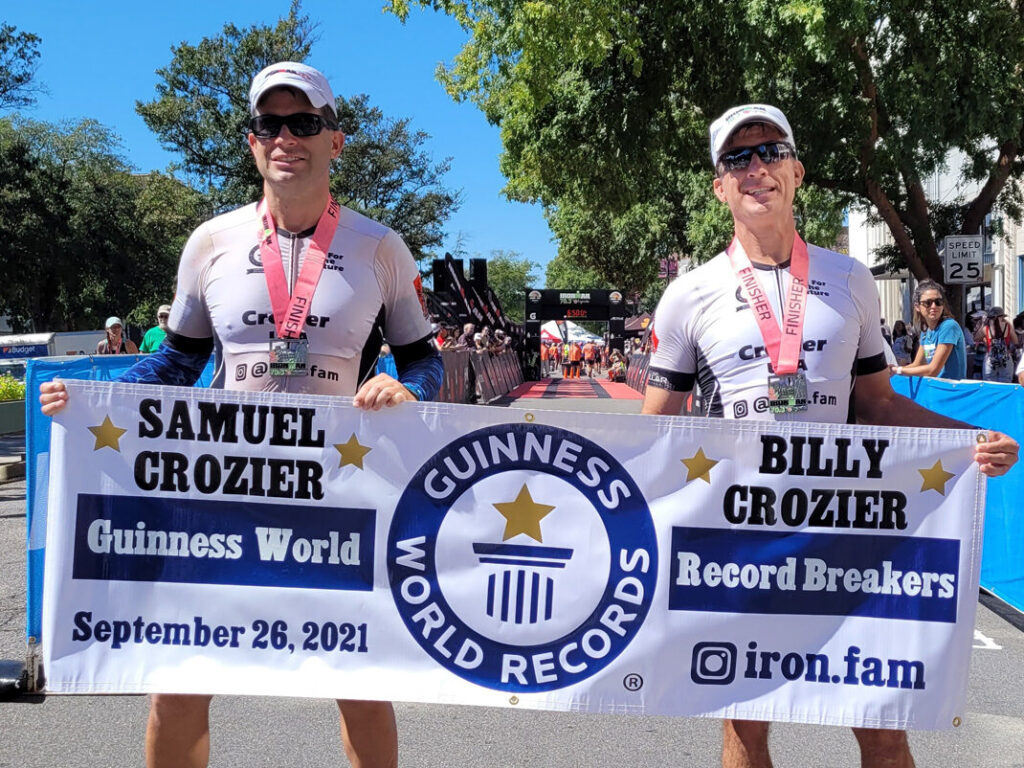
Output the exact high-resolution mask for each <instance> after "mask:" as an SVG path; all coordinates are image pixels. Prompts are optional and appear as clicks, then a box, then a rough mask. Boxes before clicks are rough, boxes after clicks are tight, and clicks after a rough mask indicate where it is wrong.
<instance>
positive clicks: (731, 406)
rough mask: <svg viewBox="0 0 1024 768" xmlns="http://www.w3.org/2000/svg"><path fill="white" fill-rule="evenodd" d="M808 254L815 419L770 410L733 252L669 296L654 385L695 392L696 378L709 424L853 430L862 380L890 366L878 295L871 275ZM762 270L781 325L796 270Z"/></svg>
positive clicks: (685, 278)
mask: <svg viewBox="0 0 1024 768" xmlns="http://www.w3.org/2000/svg"><path fill="white" fill-rule="evenodd" d="M807 250H808V257H809V260H810V264H809V270H810V271H809V274H808V296H807V309H806V315H805V318H804V330H803V345H802V348H801V352H800V370H801V371H803V372H804V374H805V375H806V376H807V398H808V407H807V410H806V411H802V412H799V413H792V414H774V413H770V412H769V411H768V376H769V375H770V374H771V373H772V366H771V362H770V360H769V356H768V353H767V352H766V351H765V345H764V340H763V339H762V337H761V331H760V329H759V328H758V325H757V321H756V320H755V318H754V316H753V313H752V312H751V311H750V307H749V306H748V305H747V302H746V299H745V298H744V295H743V292H742V291H741V290H740V283H739V279H738V278H737V276H736V273H735V272H734V271H733V268H732V265H731V264H730V262H729V257H728V255H727V254H726V253H725V252H724V251H723V252H722V253H720V254H718V255H717V256H715V258H713V259H712V260H711V261H709V262H707V263H706V264H703V265H701V266H700V267H698V268H696V269H694V270H692V271H690V272H687V273H685V274H683V275H680V276H679V277H678V278H677V279H676V280H675V281H673V282H672V283H671V284H670V285H669V287H668V288H667V289H666V291H665V295H664V296H663V297H662V299H661V302H660V303H659V304H658V309H657V311H656V312H655V315H654V333H653V335H654V352H653V354H652V356H651V362H650V368H649V373H648V381H647V383H648V386H655V387H661V388H663V389H672V390H679V391H687V390H689V389H690V388H692V386H693V382H694V378H696V381H697V383H698V384H699V386H700V392H701V397H702V399H703V402H704V408H705V412H706V414H707V415H709V416H726V417H730V418H737V419H741V418H754V419H762V420H778V421H820V422H846V421H847V420H848V417H849V411H850V393H851V390H852V387H853V379H854V376H855V375H856V374H861V375H866V374H870V373H876V372H878V371H881V370H884V369H885V367H886V364H885V358H884V348H885V339H883V338H882V332H881V326H880V322H879V304H878V292H877V290H876V288H875V282H874V279H873V278H872V276H871V272H870V270H868V268H867V267H865V266H864V265H863V264H861V263H860V262H858V261H856V260H854V259H851V258H850V257H848V256H843V255H842V254H839V253H834V252H832V251H828V250H825V249H824V248H818V247H817V246H813V245H808V246H807ZM753 266H754V267H755V269H756V274H757V278H758V282H759V283H760V285H761V287H762V289H763V290H764V291H765V294H766V295H767V297H768V299H769V301H771V303H772V309H773V311H774V312H775V317H776V319H778V318H780V317H782V315H783V313H782V303H783V300H784V299H785V296H786V294H787V292H788V291H789V284H790V273H789V263H788V262H787V263H786V264H784V265H783V266H781V267H770V266H764V265H759V264H754V265H753Z"/></svg>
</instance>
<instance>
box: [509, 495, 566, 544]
mask: <svg viewBox="0 0 1024 768" xmlns="http://www.w3.org/2000/svg"><path fill="white" fill-rule="evenodd" d="M494 508H495V509H496V510H498V511H499V512H501V514H502V515H504V517H505V520H506V521H507V522H506V523H505V536H504V538H503V539H502V540H503V541H508V540H509V539H511V538H512V537H513V536H516V535H518V534H520V533H525V534H526V535H527V536H529V537H530V538H531V539H534V540H535V541H539V542H541V543H544V539H542V538H541V535H540V521H541V520H542V519H543V518H545V517H546V516H547V514H548V513H549V512H550V511H551V510H553V509H554V507H553V506H551V505H548V504H538V503H537V502H535V501H534V500H533V497H532V496H530V489H529V488H527V487H526V483H523V487H522V488H521V489H520V490H519V495H518V496H516V500H515V501H506V502H504V503H502V504H495V505H494Z"/></svg>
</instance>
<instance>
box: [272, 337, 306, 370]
mask: <svg viewBox="0 0 1024 768" xmlns="http://www.w3.org/2000/svg"><path fill="white" fill-rule="evenodd" d="M308 363H309V340H308V339H272V340H271V342H270V375H271V376H305V375H306V374H307V373H308V365H307V364H308Z"/></svg>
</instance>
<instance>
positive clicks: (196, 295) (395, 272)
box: [124, 204, 443, 400]
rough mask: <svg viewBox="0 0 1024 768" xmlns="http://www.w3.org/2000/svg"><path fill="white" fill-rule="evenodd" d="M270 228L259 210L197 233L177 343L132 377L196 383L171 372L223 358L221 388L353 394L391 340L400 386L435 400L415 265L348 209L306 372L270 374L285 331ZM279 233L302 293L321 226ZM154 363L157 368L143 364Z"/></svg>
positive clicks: (388, 233) (434, 363)
mask: <svg viewBox="0 0 1024 768" xmlns="http://www.w3.org/2000/svg"><path fill="white" fill-rule="evenodd" d="M260 229H261V225H260V220H259V217H258V215H257V206H256V204H251V205H247V206H245V207H243V208H239V209H237V210H235V211H232V212H230V213H227V214H224V215H222V216H217V217H216V218H214V219H211V220H210V221H208V222H206V223H204V224H202V225H201V226H200V227H199V228H198V229H196V230H195V232H193V233H192V236H191V237H190V238H189V240H188V242H187V244H186V245H185V249H184V251H183V252H182V256H181V262H180V265H179V268H178V287H177V293H176V294H175V297H174V301H173V303H172V305H171V316H170V319H169V321H168V327H169V331H168V334H167V339H166V340H165V343H164V345H163V346H162V347H161V350H160V352H158V353H157V355H156V356H154V357H153V358H148V359H147V360H146V361H142V363H140V364H139V365H138V366H136V367H135V368H133V369H132V370H131V371H129V372H128V374H129V375H127V376H126V377H125V378H124V380H128V381H144V382H153V383H165V384H187V383H191V382H188V381H187V379H188V378H191V376H188V377H186V381H179V380H176V377H175V375H174V372H173V371H168V370H167V369H166V367H165V366H164V365H163V363H166V362H168V360H167V358H168V357H170V358H171V362H173V363H175V364H180V363H182V362H183V361H184V362H185V363H187V365H188V367H193V368H194V367H195V363H196V361H197V357H201V358H202V363H203V364H205V361H206V359H207V358H208V356H209V354H210V352H211V351H213V352H215V353H216V371H215V374H214V381H213V384H212V386H214V387H224V388H227V389H239V390H248V391H280V392H303V393H312V394H328V395H354V394H355V393H356V391H357V389H358V388H359V386H360V384H362V382H364V381H365V380H366V379H367V378H369V377H371V376H372V375H374V369H375V366H376V362H377V356H378V353H379V352H380V347H381V343H382V342H384V341H387V342H388V343H389V344H390V345H391V350H392V352H393V354H394V355H395V358H396V362H397V364H398V371H399V374H400V375H399V380H400V381H402V383H403V384H405V385H406V386H407V387H408V388H409V389H410V390H411V391H412V392H413V393H414V394H415V395H416V396H417V397H418V398H419V399H421V400H424V399H430V398H432V397H434V396H436V394H437V391H438V389H439V387H440V381H441V375H442V372H443V368H442V365H441V361H440V355H439V353H438V352H437V349H436V347H435V346H434V345H433V344H431V326H430V322H429V320H428V319H427V316H426V313H425V303H424V301H423V296H422V288H421V282H420V276H419V272H418V270H417V268H416V263H415V261H413V258H412V256H411V254H410V253H409V250H408V249H407V248H406V246H405V244H404V243H403V242H402V240H401V238H400V237H399V236H398V235H397V234H396V233H395V232H394V231H392V230H391V229H389V228H387V227H385V226H384V225H382V224H379V223H377V222H374V221H372V220H370V219H368V218H366V217H365V216H362V215H360V214H358V213H355V212H354V211H351V210H349V209H347V208H344V207H342V208H341V209H340V213H339V220H338V225H337V228H336V230H335V232H334V236H333V238H332V239H331V241H330V246H329V247H328V248H327V251H326V253H327V259H326V262H325V264H324V269H323V272H322V273H321V276H320V280H319V283H318V284H317V287H316V290H315V293H314V294H313V298H312V302H311V306H310V311H309V314H308V317H307V319H306V322H305V327H304V329H303V335H304V336H305V337H306V338H307V339H308V342H309V364H308V375H304V376H294V375H293V376H274V375H271V374H270V372H269V365H268V354H269V353H268V349H269V344H270V341H271V339H272V338H273V337H274V335H275V324H274V316H273V312H272V309H271V299H270V293H269V291H268V288H267V281H266V278H265V276H264V272H263V264H262V260H261V256H260V248H259V235H260ZM277 234H278V242H279V244H280V251H281V260H282V264H283V266H284V273H285V276H286V279H287V281H288V289H289V290H292V289H293V287H294V285H295V280H296V277H297V275H298V274H299V270H300V267H301V265H302V261H303V258H304V256H305V254H306V253H307V251H308V249H309V245H310V242H311V239H312V235H313V229H310V230H309V231H307V232H301V233H298V234H292V233H289V232H285V231H283V230H281V229H278V231H277ZM161 353H163V354H161ZM147 362H148V363H150V364H151V365H149V366H143V363H147ZM172 367H174V366H172ZM178 367H180V365H178ZM200 369H201V366H200ZM154 376H155V379H154ZM192 381H194V379H192Z"/></svg>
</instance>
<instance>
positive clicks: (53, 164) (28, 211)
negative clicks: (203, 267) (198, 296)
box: [0, 118, 199, 331]
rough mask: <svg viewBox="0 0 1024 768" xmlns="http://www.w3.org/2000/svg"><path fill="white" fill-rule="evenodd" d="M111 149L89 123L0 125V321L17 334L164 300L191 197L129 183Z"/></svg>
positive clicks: (74, 324)
mask: <svg viewBox="0 0 1024 768" xmlns="http://www.w3.org/2000/svg"><path fill="white" fill-rule="evenodd" d="M119 148H120V139H119V138H118V137H117V136H116V135H115V134H113V133H112V132H111V131H110V130H109V129H107V128H105V127H103V126H102V125H100V124H99V123H96V122H94V121H90V120H83V121H81V122H79V123H64V124H60V125H53V124H49V123H41V122H36V121H31V120H25V119H20V118H16V119H8V120H0V227H2V228H3V229H4V232H5V237H6V239H7V242H6V247H5V248H4V249H2V250H0V272H2V273H3V274H5V275H8V276H9V279H7V280H3V281H0V314H4V315H7V316H9V317H10V319H11V321H12V324H13V325H14V326H15V327H17V328H19V329H23V330H24V329H28V328H34V329H36V330H52V331H61V330H75V329H78V328H96V327H100V326H101V325H102V322H103V318H105V317H107V316H108V315H111V314H117V315H124V316H127V317H129V318H131V317H133V312H134V311H135V310H136V309H137V308H138V311H139V312H142V313H145V311H146V308H148V307H155V306H156V303H160V302H162V301H166V300H167V297H168V296H170V294H171V286H172V282H173V278H174V269H175V265H176V263H177V257H178V252H179V249H180V246H181V236H179V237H178V239H177V240H175V239H174V237H172V236H170V235H169V230H171V229H173V228H177V227H179V226H181V225H184V226H181V228H180V231H182V232H187V231H188V230H189V229H191V228H192V227H194V226H195V225H196V224H197V223H198V218H199V217H198V215H197V214H198V213H199V209H198V206H197V205H196V202H197V199H198V195H196V193H194V192H192V191H191V190H187V189H186V188H184V187H183V186H182V185H180V184H178V183H177V182H174V181H173V180H171V179H168V178H167V177H163V176H161V175H160V174H152V175H151V176H149V177H140V176H136V175H134V174H133V173H132V172H131V168H130V167H129V166H128V164H127V163H126V161H125V160H124V159H123V158H122V157H121V156H120V154H119ZM161 187H163V188H170V189H173V190H175V191H174V193H173V194H171V193H166V194H165V193H161V192H159V188H161ZM161 196H163V197H165V198H167V197H168V196H169V197H170V198H171V199H169V200H167V203H166V206H165V209H164V210H160V209H159V208H157V207H156V206H155V205H154V203H155V201H156V200H157V199H158V198H160V197H161ZM150 315H151V313H150ZM140 317H141V316H140Z"/></svg>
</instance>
